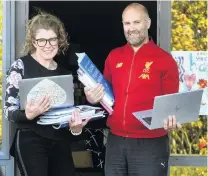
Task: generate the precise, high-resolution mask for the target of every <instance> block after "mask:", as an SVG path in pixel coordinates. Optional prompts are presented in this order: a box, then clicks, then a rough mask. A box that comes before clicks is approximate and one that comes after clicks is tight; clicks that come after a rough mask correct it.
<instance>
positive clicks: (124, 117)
mask: <svg viewBox="0 0 208 176" xmlns="http://www.w3.org/2000/svg"><path fill="white" fill-rule="evenodd" d="M135 55H136V52H134V56H133V59H132V62H131V67H130V74H129V82H128V85H127V90H126V99H125V103H124V116H123V126H124V131H126V105H127V101H128V91H129V86H130V82H131V74H132V67H133V63H134V58H135ZM126 137H128V135H126Z"/></svg>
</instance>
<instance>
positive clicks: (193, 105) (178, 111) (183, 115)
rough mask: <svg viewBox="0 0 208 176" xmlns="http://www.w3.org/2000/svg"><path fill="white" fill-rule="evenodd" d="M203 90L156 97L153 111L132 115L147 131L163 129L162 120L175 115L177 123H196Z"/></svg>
mask: <svg viewBox="0 0 208 176" xmlns="http://www.w3.org/2000/svg"><path fill="white" fill-rule="evenodd" d="M202 94H203V89H199V90H194V91H189V92H181V93H175V94H168V95H162V96H156V97H155V99H154V105H153V109H151V110H145V111H138V112H134V113H133V115H134V116H135V117H136V118H137V119H138V120H139V121H140V122H142V123H143V124H144V125H145V126H146V127H147V128H148V129H150V130H152V129H157V128H163V123H164V120H165V119H166V120H167V119H168V116H169V115H175V117H176V120H177V122H178V123H180V124H183V123H189V122H194V121H197V119H198V116H199V111H200V105H201V100H202Z"/></svg>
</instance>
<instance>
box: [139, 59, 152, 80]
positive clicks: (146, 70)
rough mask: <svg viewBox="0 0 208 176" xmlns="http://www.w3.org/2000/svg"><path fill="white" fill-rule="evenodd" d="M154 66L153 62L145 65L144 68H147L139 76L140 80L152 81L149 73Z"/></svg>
mask: <svg viewBox="0 0 208 176" xmlns="http://www.w3.org/2000/svg"><path fill="white" fill-rule="evenodd" d="M152 64H153V62H146V63H145V66H144V67H145V68H144V69H143V72H142V74H141V75H140V76H139V78H142V79H150V77H149V73H150V67H151V65H152Z"/></svg>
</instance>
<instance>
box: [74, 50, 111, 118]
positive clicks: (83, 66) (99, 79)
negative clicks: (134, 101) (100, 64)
mask: <svg viewBox="0 0 208 176" xmlns="http://www.w3.org/2000/svg"><path fill="white" fill-rule="evenodd" d="M76 55H77V56H78V65H79V69H78V70H77V74H78V79H79V80H80V81H81V82H82V83H83V84H84V86H86V87H89V88H92V87H95V86H96V84H97V83H100V84H102V85H103V87H104V92H105V95H104V97H103V99H102V100H101V102H100V103H101V105H102V106H103V107H104V108H105V109H106V111H108V113H109V114H112V112H113V108H112V106H113V104H114V95H113V90H112V86H111V84H110V83H109V82H108V81H107V80H106V79H105V78H104V76H103V75H102V73H101V72H100V71H99V70H98V68H97V67H96V66H95V64H94V63H93V62H92V61H91V60H90V58H89V57H88V56H87V55H86V54H85V53H76Z"/></svg>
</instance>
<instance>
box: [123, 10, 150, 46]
mask: <svg viewBox="0 0 208 176" xmlns="http://www.w3.org/2000/svg"><path fill="white" fill-rule="evenodd" d="M122 18H123V29H124V35H125V37H126V40H127V41H128V43H129V44H130V45H132V46H133V47H139V46H141V45H142V44H144V43H145V40H148V29H149V27H150V24H151V21H150V19H149V17H148V15H147V14H145V12H144V10H143V9H142V8H141V7H129V8H127V9H125V10H124V12H123V16H122Z"/></svg>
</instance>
